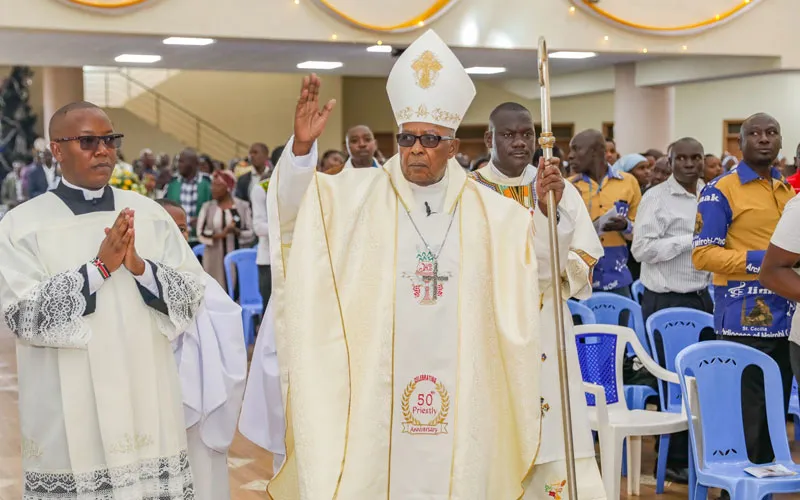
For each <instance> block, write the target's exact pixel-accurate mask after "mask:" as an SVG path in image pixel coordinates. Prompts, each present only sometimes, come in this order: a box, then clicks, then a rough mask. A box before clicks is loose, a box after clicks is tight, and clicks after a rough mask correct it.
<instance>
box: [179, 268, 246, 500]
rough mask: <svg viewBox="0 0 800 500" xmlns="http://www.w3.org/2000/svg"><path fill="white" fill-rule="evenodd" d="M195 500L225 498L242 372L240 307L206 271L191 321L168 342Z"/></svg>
mask: <svg viewBox="0 0 800 500" xmlns="http://www.w3.org/2000/svg"><path fill="white" fill-rule="evenodd" d="M173 349H174V353H175V361H176V363H177V364H178V373H179V375H180V379H181V388H182V392H183V411H184V414H185V418H186V429H187V439H188V447H189V463H190V464H191V466H192V473H193V475H194V484H195V495H196V498H197V500H225V499H228V498H230V483H229V481H228V460H227V458H228V449H229V448H230V446H231V443H232V442H233V436H234V434H235V433H236V422H237V420H238V417H239V410H240V408H241V406H242V396H243V394H244V385H245V378H246V376H247V349H246V347H245V343H244V326H243V324H242V308H241V306H239V304H237V303H236V302H234V301H233V300H232V299H231V298H230V297H229V296H228V294H227V293H225V290H223V289H222V287H221V286H219V284H218V283H217V282H216V280H214V279H213V278H211V277H210V276H208V275H206V290H205V296H204V300H203V303H202V305H201V306H200V310H199V311H198V313H197V316H196V317H195V320H194V321H193V322H192V324H191V325H189V328H187V329H186V331H185V332H184V334H183V335H181V336H180V337H178V338H177V339H176V340H175V341H173Z"/></svg>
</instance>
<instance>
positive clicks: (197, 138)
mask: <svg viewBox="0 0 800 500" xmlns="http://www.w3.org/2000/svg"><path fill="white" fill-rule="evenodd" d="M148 71H158V70H148ZM163 71H165V72H169V71H171V70H163ZM173 73H174V72H173ZM164 76H165V77H162V78H160V79H159V80H160V81H163V80H165V79H166V78H168V77H169V76H170V74H169V73H165V75H164ZM84 95H86V96H87V99H88V100H91V102H94V103H95V104H97V105H98V106H103V107H109V108H124V109H126V110H128V111H130V112H131V113H133V114H135V115H136V116H138V117H139V118H140V119H142V120H144V121H145V122H147V123H149V124H151V125H153V126H155V127H156V128H158V129H159V130H161V131H162V132H164V133H165V134H169V135H171V136H173V137H174V138H176V139H177V140H179V141H180V142H182V143H183V144H187V145H189V146H191V147H193V148H195V149H197V151H198V152H200V153H205V154H208V155H209V156H211V157H212V158H215V159H219V160H222V161H225V162H227V161H228V160H230V159H232V158H243V157H244V156H246V155H247V153H248V151H249V145H248V144H247V143H245V142H244V141H241V140H239V139H236V138H235V137H233V136H231V135H230V134H228V133H227V132H225V131H223V130H222V129H220V128H219V127H217V126H215V125H213V124H212V123H211V122H209V121H207V120H204V119H203V118H201V117H199V116H197V115H196V114H194V113H192V112H191V111H189V110H188V109H186V108H184V107H183V106H181V105H180V104H177V103H176V102H175V101H173V100H171V99H169V98H168V97H166V96H164V95H163V94H161V93H159V92H158V91H156V90H154V89H153V88H151V87H150V86H148V85H147V84H146V83H143V82H142V81H140V80H138V79H137V78H134V77H133V76H131V72H130V71H127V70H123V69H119V68H93V69H91V70H88V69H87V70H85V73H84ZM89 96H91V98H90V97H89Z"/></svg>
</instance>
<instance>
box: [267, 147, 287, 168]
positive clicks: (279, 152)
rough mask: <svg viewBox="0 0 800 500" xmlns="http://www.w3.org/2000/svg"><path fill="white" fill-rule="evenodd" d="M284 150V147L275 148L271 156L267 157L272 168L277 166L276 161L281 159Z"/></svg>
mask: <svg viewBox="0 0 800 500" xmlns="http://www.w3.org/2000/svg"><path fill="white" fill-rule="evenodd" d="M284 149H286V145H283V146H278V147H277V148H275V149H273V150H272V154H271V155H270V157H269V161H270V162H271V163H272V165H273V166H276V165H278V160H280V159H281V155H282V154H283V150H284Z"/></svg>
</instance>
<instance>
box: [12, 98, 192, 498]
mask: <svg viewBox="0 0 800 500" xmlns="http://www.w3.org/2000/svg"><path fill="white" fill-rule="evenodd" d="M49 135H50V137H51V142H50V147H51V149H52V151H53V154H54V156H55V157H56V159H57V160H58V163H59V164H60V165H61V169H62V173H63V178H62V181H61V183H60V184H59V185H58V187H56V189H55V190H52V191H49V192H47V193H45V194H42V195H40V196H37V197H36V198H34V199H33V200H30V201H28V202H26V203H24V204H22V205H20V206H19V207H17V208H15V209H14V210H12V211H10V212H9V213H8V214H7V215H6V216H5V217H3V219H2V221H0V255H2V256H3V262H2V265H1V266H0V304H2V310H3V316H4V319H5V322H6V325H7V326H8V328H9V329H10V330H11V332H13V333H14V335H16V337H17V364H18V377H19V411H20V426H21V434H22V442H23V443H24V449H25V452H24V454H23V455H24V456H23V461H22V468H23V471H24V477H23V481H24V483H23V498H26V499H29V498H30V499H49V498H59V499H69V500H81V499H86V498H127V499H135V500H140V499H147V498H159V499H164V500H186V499H188V498H194V485H193V481H192V473H191V469H190V466H189V460H188V456H187V452H186V427H185V424H184V419H183V408H182V407H181V386H180V381H179V379H178V373H177V370H176V367H175V360H174V357H173V353H172V347H171V345H170V341H172V340H174V339H175V338H176V337H177V336H178V335H180V334H181V333H183V332H184V331H185V330H186V328H187V327H188V326H189V325H190V324H191V323H192V321H193V320H194V317H195V313H196V312H197V310H198V309H199V307H200V303H201V301H202V298H203V292H204V283H205V277H204V273H203V270H202V268H201V266H200V264H199V263H198V261H197V258H196V257H195V256H194V254H193V253H192V251H191V248H189V246H188V245H187V244H186V240H185V239H184V238H183V236H182V235H181V233H180V232H179V231H178V228H177V227H176V226H175V223H174V222H173V221H172V219H171V218H170V217H169V215H168V214H167V213H166V212H165V211H164V210H163V209H162V208H161V207H160V206H158V205H157V204H156V203H155V202H153V201H152V200H150V199H148V198H147V197H145V196H142V195H140V194H138V193H134V192H130V191H122V190H119V189H114V188H111V187H110V186H109V185H108V181H109V179H110V177H111V174H112V172H113V169H114V165H115V164H116V161H117V158H116V152H117V150H118V149H119V148H120V146H121V143H122V134H119V133H116V132H115V131H114V127H113V125H112V124H111V121H110V120H109V119H108V116H106V114H105V113H104V112H103V110H102V109H100V108H99V107H97V106H95V105H94V104H91V103H88V102H76V103H72V104H68V105H66V106H64V107H62V108H61V109H59V110H58V111H56V112H55V114H54V115H53V117H52V119H51V120H50V124H49ZM43 214H46V216H43Z"/></svg>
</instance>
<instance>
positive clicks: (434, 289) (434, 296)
mask: <svg viewBox="0 0 800 500" xmlns="http://www.w3.org/2000/svg"><path fill="white" fill-rule="evenodd" d="M422 279H423V281H424V282H425V284H426V285H429V288H428V290H430V293H431V295H430V296H428V297H426V299H427V300H424V303H428V304H435V303H436V301H437V300H438V299H439V281H447V280H448V279H449V278H448V277H447V276H439V259H433V272H432V273H431V275H430V276H424V277H423V278H422Z"/></svg>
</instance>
